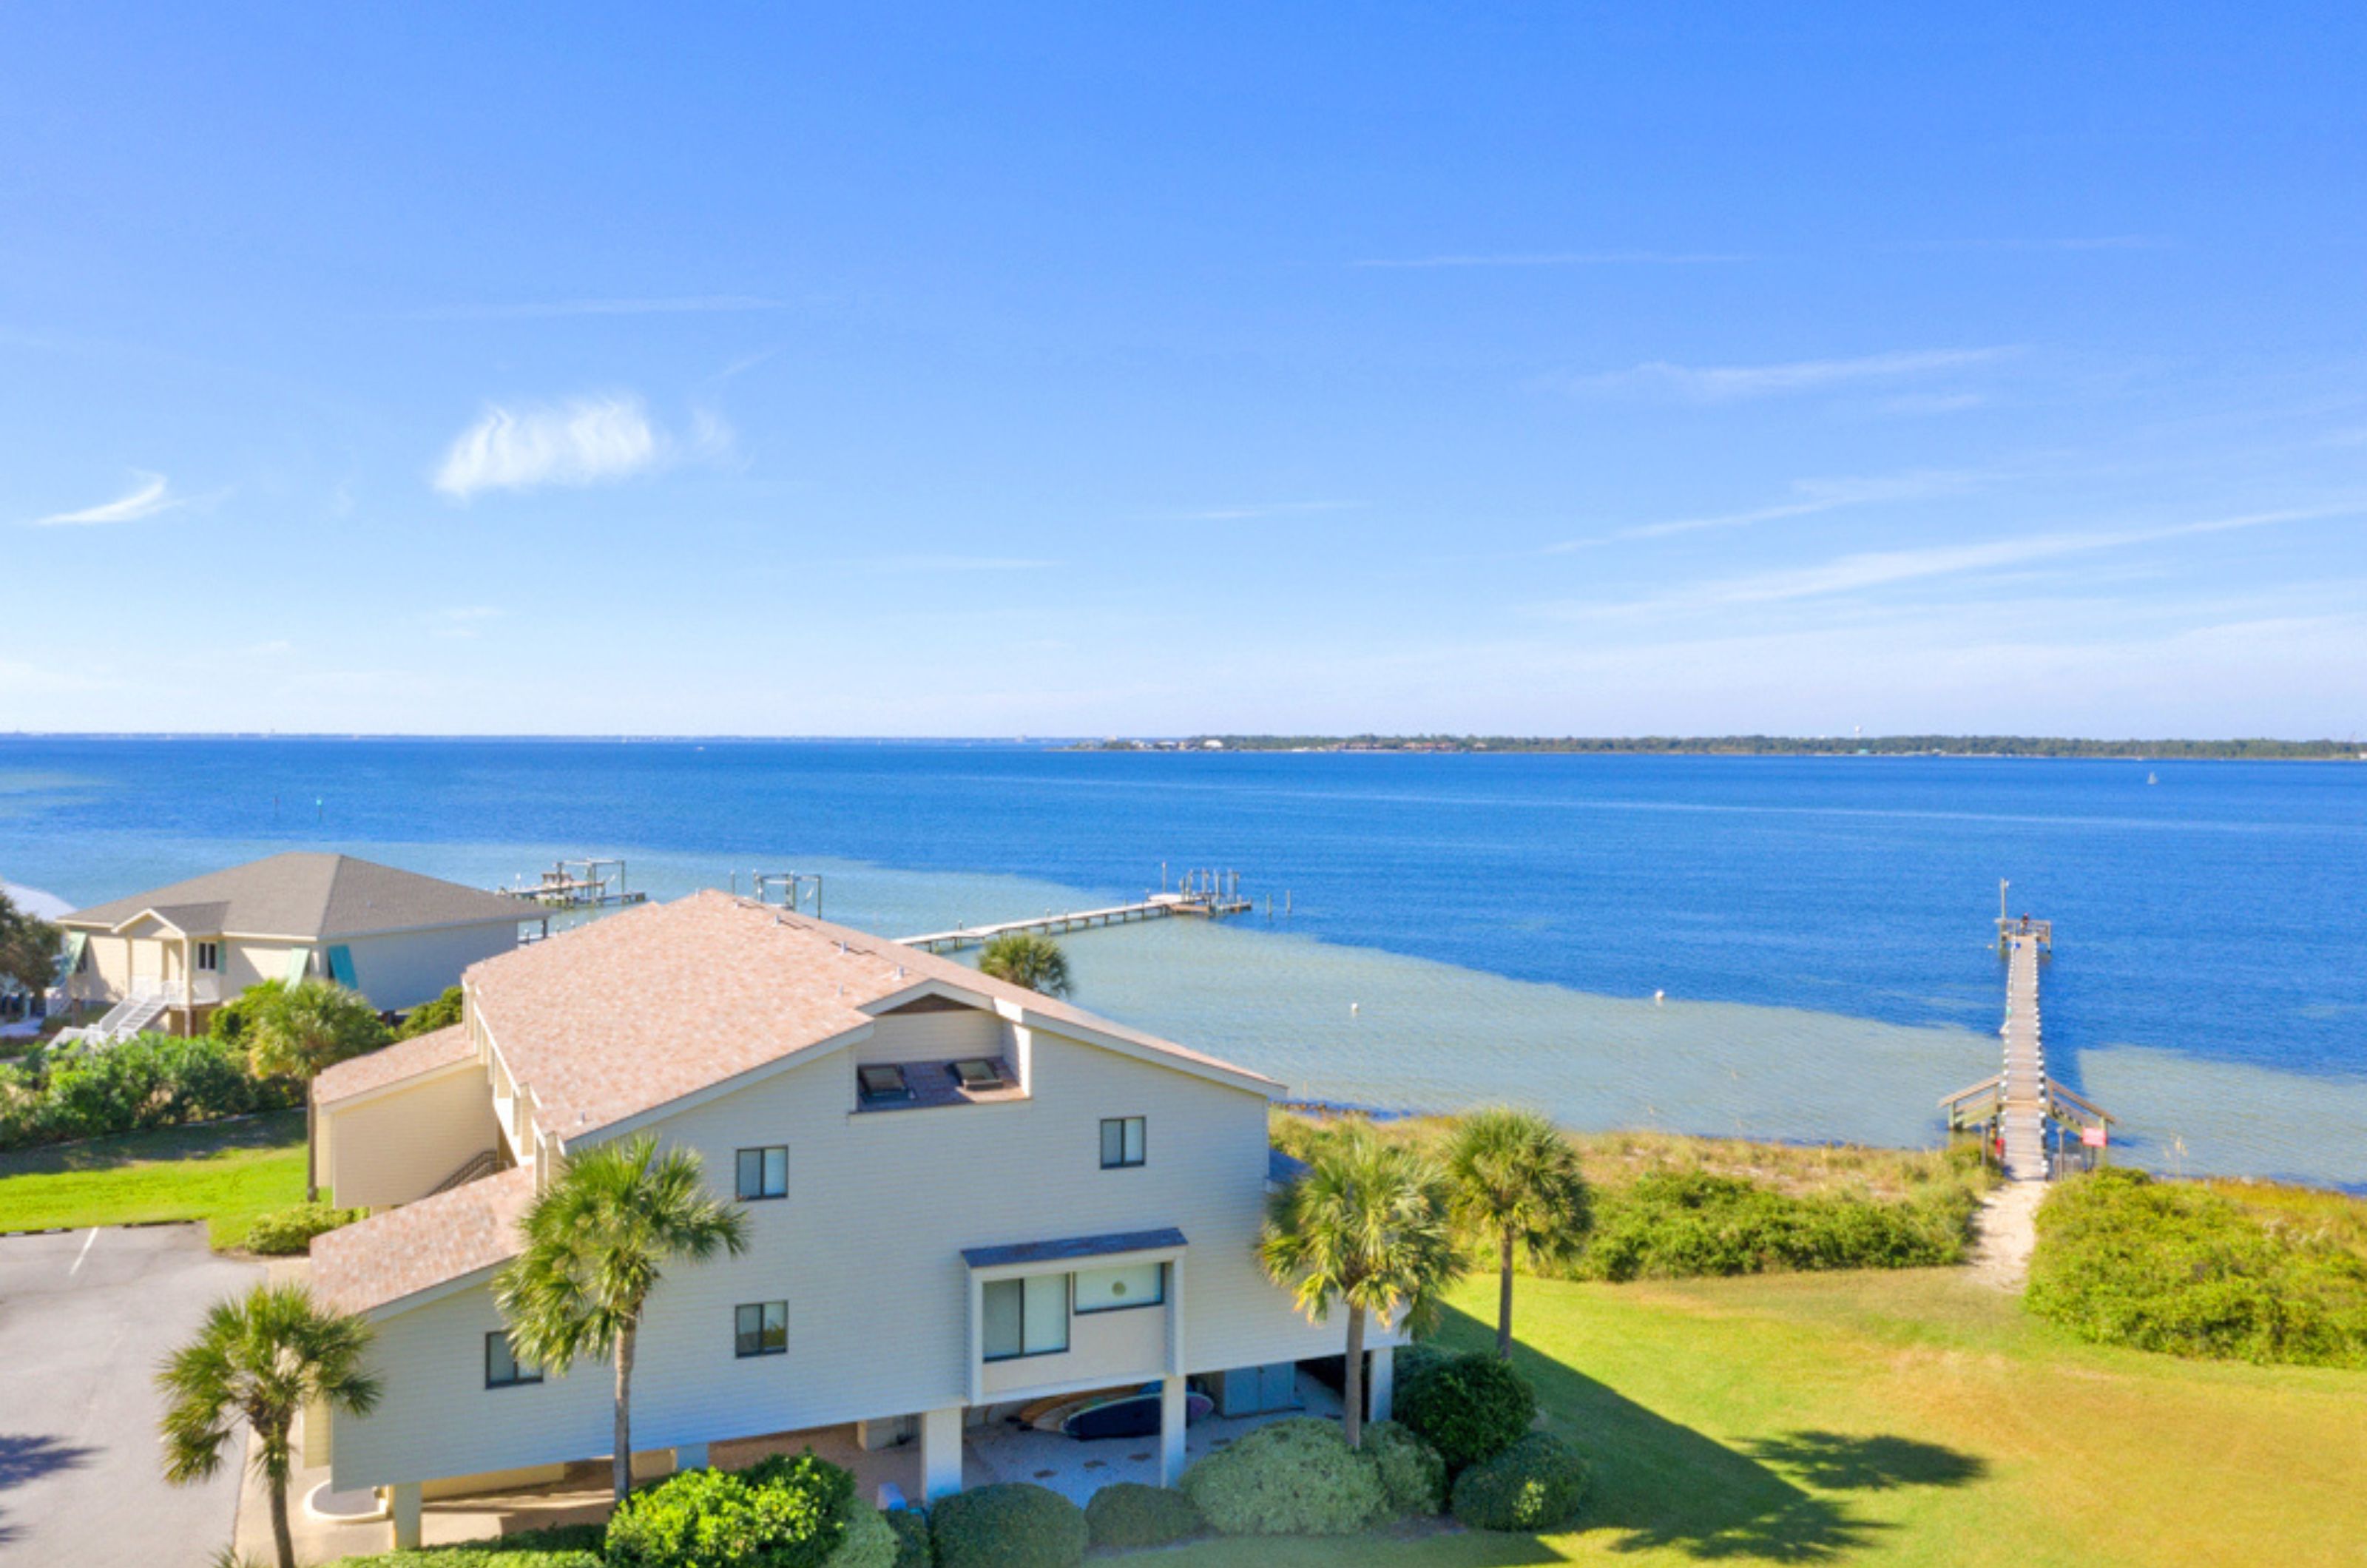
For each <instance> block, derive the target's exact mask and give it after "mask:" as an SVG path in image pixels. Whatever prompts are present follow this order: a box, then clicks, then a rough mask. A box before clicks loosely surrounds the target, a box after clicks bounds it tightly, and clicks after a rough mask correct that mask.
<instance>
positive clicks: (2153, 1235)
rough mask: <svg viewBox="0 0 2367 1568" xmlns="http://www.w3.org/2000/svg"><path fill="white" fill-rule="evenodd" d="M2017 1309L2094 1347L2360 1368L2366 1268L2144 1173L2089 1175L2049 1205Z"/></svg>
mask: <svg viewBox="0 0 2367 1568" xmlns="http://www.w3.org/2000/svg"><path fill="white" fill-rule="evenodd" d="M2022 1304H2023V1305H2024V1306H2026V1307H2028V1308H2029V1310H2031V1311H2032V1312H2034V1313H2036V1314H2039V1315H2040V1316H2042V1317H2045V1318H2049V1319H2051V1320H2053V1321H2054V1322H2056V1323H2059V1324H2061V1325H2063V1326H2064V1327H2066V1328H2067V1329H2069V1330H2070V1331H2071V1332H2072V1333H2074V1334H2077V1335H2078V1336H2079V1337H2082V1338H2085V1339H2092V1340H2095V1341H2096V1342H2098V1343H2100V1344H2105V1345H2127V1346H2132V1347H2135V1348H2137V1349H2141V1350H2159V1351H2163V1352H2166V1353H2168V1354H2170V1355H2173V1356H2192V1357H2207V1358H2215V1359H2232V1360H2245V1361H2255V1362H2263V1363H2267V1362H2280V1361H2282V1362H2295V1363H2300V1364H2304V1365H2310V1366H2324V1367H2367V1260H2362V1259H2361V1258H2360V1257H2359V1256H2358V1255H2357V1254H2356V1253H2354V1252H2352V1251H2350V1249H2349V1248H2347V1247H2343V1246H2341V1245H2340V1244H2339V1242H2338V1241H2336V1240H2334V1239H2332V1238H2330V1237H2328V1236H2327V1235H2322V1234H2318V1233H2316V1231H2314V1230H2302V1231H2295V1230H2293V1229H2292V1228H2289V1227H2288V1226H2286V1225H2284V1224H2280V1223H2279V1222H2278V1221H2277V1220H2276V1219H2274V1218H2272V1217H2271V1216H2269V1215H2265V1214H2261V1213H2256V1212H2254V1211H2253V1210H2250V1209H2248V1208H2247V1207H2245V1206H2244V1205H2243V1204H2241V1203H2238V1202H2237V1201H2235V1200H2233V1199H2231V1198H2228V1197H2226V1196H2225V1195H2224V1194H2222V1193H2219V1192H2215V1191H2213V1190H2211V1189H2209V1188H2207V1187H2203V1186H2201V1185H2197V1184H2190V1183H2186V1182H2169V1181H2157V1180H2154V1179H2152V1178H2150V1177H2148V1176H2146V1174H2145V1173H2143V1172H2142V1171H2135V1170H2121V1169H2106V1170H2100V1171H2097V1172H2096V1173H2094V1174H2093V1175H2090V1176H2085V1177H2081V1178H2078V1179H2076V1180H2071V1181H2066V1182H2061V1183H2058V1184H2057V1185H2056V1188H2055V1190H2054V1191H2052V1192H2051V1193H2049V1194H2048V1195H2047V1199H2046V1201H2045V1203H2044V1205H2043V1206H2042V1207H2041V1208H2040V1209H2039V1211H2038V1249H2037V1251H2036V1252H2035V1253H2034V1254H2033V1257H2032V1258H2031V1263H2030V1287H2029V1290H2028V1291H2027V1292H2026V1293H2025V1294H2024V1295H2023V1297H2022Z"/></svg>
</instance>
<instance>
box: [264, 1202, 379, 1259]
mask: <svg viewBox="0 0 2367 1568" xmlns="http://www.w3.org/2000/svg"><path fill="white" fill-rule="evenodd" d="M362 1214H363V1211H362V1210H360V1209H333V1208H331V1207H329V1205H328V1204H326V1203H299V1204H297V1205H295V1206H294V1207H293V1208H288V1209H281V1210H278V1211H277V1212H276V1213H268V1214H266V1215H264V1216H263V1217H262V1218H261V1219H259V1220H257V1221H255V1224H253V1225H252V1226H250V1227H249V1228H248V1230H247V1233H246V1249H247V1250H248V1251H249V1252H255V1253H260V1254H262V1255H263V1256H264V1257H266V1258H293V1257H295V1256H296V1255H298V1254H299V1253H305V1252H310V1251H311V1250H312V1238H313V1237H314V1236H316V1235H327V1234H328V1233H329V1232H331V1231H333V1230H336V1229H338V1228H339V1227H340V1226H343V1225H349V1224H353V1223H354V1222H355V1221H356V1220H358V1219H360V1218H361V1217H362Z"/></svg>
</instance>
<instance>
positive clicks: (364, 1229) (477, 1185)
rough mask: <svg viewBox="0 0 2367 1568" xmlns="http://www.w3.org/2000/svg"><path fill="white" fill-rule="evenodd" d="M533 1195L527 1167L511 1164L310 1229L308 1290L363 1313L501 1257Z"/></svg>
mask: <svg viewBox="0 0 2367 1568" xmlns="http://www.w3.org/2000/svg"><path fill="white" fill-rule="evenodd" d="M533 1202H534V1171H533V1170H532V1169H531V1168H528V1167H526V1166H513V1167H512V1168H509V1169H508V1170H504V1171H503V1172H501V1173H500V1174H499V1175H497V1176H488V1177H485V1178H484V1179H481V1180H478V1181H471V1182H470V1183H469V1184H468V1185H466V1186H465V1187H455V1188H453V1189H452V1190H450V1191H448V1192H438V1193H436V1195H435V1196H433V1197H429V1198H422V1199H421V1200H419V1201H417V1202H416V1203H405V1204H404V1205H403V1206H402V1207H401V1208H399V1209H389V1210H387V1211H386V1212H385V1213H380V1214H372V1215H371V1216H370V1217H369V1218H368V1219H366V1220H362V1221H359V1222H357V1223H356V1224H350V1225H346V1226H344V1227H342V1228H341V1229H338V1230H333V1231H331V1232H329V1233H328V1234H327V1235H318V1236H314V1237H313V1238H312V1294H313V1295H314V1296H315V1297H316V1298H318V1299H319V1300H320V1301H321V1302H322V1303H323V1304H325V1305H327V1306H329V1307H331V1308H332V1309H334V1310H335V1311H337V1312H368V1311H369V1310H370V1309H371V1308H372V1307H379V1306H385V1305H386V1304H388V1303H391V1302H398V1301H401V1300H402V1299H403V1298H404V1297H405V1296H415V1295H417V1294H418V1293H419V1292H422V1291H426V1290H432V1289H434V1288H435V1287H436V1286H437V1285H443V1284H448V1283H450V1282H451V1281H452V1280H459V1279H465V1278H466V1277H467V1276H469V1275H470V1274H474V1273H476V1272H477V1271H478V1270H480V1269H491V1268H492V1267H493V1266H494V1265H495V1264H497V1263H506V1262H508V1261H509V1260H510V1259H511V1258H515V1257H516V1256H517V1255H518V1252H519V1250H520V1249H521V1248H522V1247H524V1246H525V1241H524V1239H523V1238H522V1237H521V1236H520V1235H519V1233H518V1222H519V1221H520V1220H521V1219H524V1218H525V1217H526V1212H527V1209H528V1208H529V1207H530V1206H531V1205H532V1204H533Z"/></svg>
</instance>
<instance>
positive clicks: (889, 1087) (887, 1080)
mask: <svg viewBox="0 0 2367 1568" xmlns="http://www.w3.org/2000/svg"><path fill="white" fill-rule="evenodd" d="M855 1082H857V1083H858V1084H860V1085H862V1086H863V1098H864V1099H866V1100H910V1099H911V1098H912V1089H909V1088H907V1087H906V1086H905V1083H904V1069H903V1068H901V1067H899V1066H892V1065H889V1066H871V1067H857V1068H855Z"/></svg>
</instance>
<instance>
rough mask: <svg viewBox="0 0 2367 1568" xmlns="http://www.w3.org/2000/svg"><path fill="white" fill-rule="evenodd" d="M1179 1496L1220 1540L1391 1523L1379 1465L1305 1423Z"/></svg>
mask: <svg viewBox="0 0 2367 1568" xmlns="http://www.w3.org/2000/svg"><path fill="white" fill-rule="evenodd" d="M1183 1491H1184V1494H1185V1495H1187V1496H1189V1497H1190V1498H1191V1499H1192V1501H1193V1502H1194V1503H1195V1505H1197V1506H1198V1507H1199V1510H1200V1512H1201V1514H1202V1515H1203V1516H1204V1517H1206V1519H1207V1521H1208V1523H1209V1525H1210V1526H1211V1527H1212V1528H1214V1529H1219V1530H1222V1531H1223V1532H1224V1533H1225V1534H1227V1535H1355V1534H1358V1533H1360V1532H1362V1531H1364V1530H1367V1529H1372V1528H1373V1527H1374V1526H1375V1525H1377V1524H1380V1523H1381V1522H1382V1521H1384V1520H1386V1519H1387V1518H1388V1517H1390V1508H1389V1495H1388V1488H1387V1486H1386V1485H1384V1484H1383V1483H1382V1481H1381V1467H1380V1463H1379V1461H1377V1460H1376V1459H1375V1458H1374V1456H1373V1455H1372V1454H1371V1453H1370V1452H1369V1451H1359V1450H1352V1449H1350V1448H1349V1447H1348V1444H1347V1442H1346V1440H1345V1439H1344V1438H1342V1436H1341V1435H1340V1428H1339V1427H1336V1426H1334V1425H1333V1424H1332V1423H1331V1422H1329V1421H1322V1420H1318V1419H1316V1418H1315V1417H1313V1416H1295V1417H1292V1418H1291V1419H1289V1420H1285V1421H1276V1422H1274V1423H1272V1424H1271V1425H1268V1426H1264V1427H1258V1428H1256V1429H1255V1430H1253V1431H1251V1432H1249V1433H1247V1434H1246V1435H1244V1436H1243V1437H1241V1438H1238V1439H1236V1440H1235V1441H1234V1443H1233V1444H1232V1446H1231V1447H1229V1448H1226V1449H1221V1450H1217V1452H1215V1453H1212V1454H1208V1455H1206V1456H1205V1457H1203V1458H1202V1459H1201V1460H1200V1461H1198V1462H1196V1463H1195V1464H1194V1465H1193V1466H1192V1468H1191V1469H1189V1470H1187V1471H1185V1472H1183ZM946 1568H954V1565H953V1564H946Z"/></svg>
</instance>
